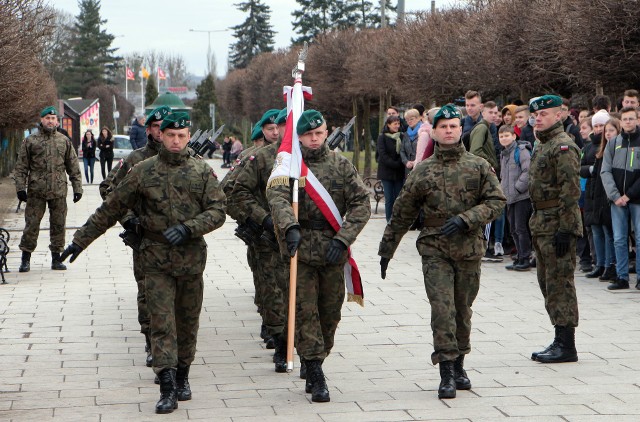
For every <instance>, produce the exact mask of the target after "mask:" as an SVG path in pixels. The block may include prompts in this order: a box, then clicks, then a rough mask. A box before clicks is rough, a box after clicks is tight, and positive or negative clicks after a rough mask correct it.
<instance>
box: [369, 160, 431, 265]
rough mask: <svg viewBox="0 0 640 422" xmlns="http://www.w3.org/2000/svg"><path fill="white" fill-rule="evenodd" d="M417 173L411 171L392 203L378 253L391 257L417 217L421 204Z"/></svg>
mask: <svg viewBox="0 0 640 422" xmlns="http://www.w3.org/2000/svg"><path fill="white" fill-rule="evenodd" d="M418 182H419V173H417V172H411V173H409V177H407V181H406V182H405V184H404V186H403V187H402V190H401V191H400V195H398V198H397V199H396V202H395V203H394V204H393V213H392V215H391V220H390V221H389V223H387V226H386V227H385V229H384V234H383V235H382V240H381V241H380V246H379V248H378V255H379V256H382V257H384V258H389V259H391V258H393V254H394V253H395V251H396V249H397V248H398V245H399V244H400V241H401V240H402V237H403V236H404V235H405V234H406V233H407V231H409V227H411V224H412V223H413V222H414V221H415V219H416V218H417V217H418V213H419V212H420V208H421V206H422V202H421V196H422V195H421V194H420V191H421V189H420V187H419V183H418Z"/></svg>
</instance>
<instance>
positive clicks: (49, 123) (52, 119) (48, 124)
mask: <svg viewBox="0 0 640 422" xmlns="http://www.w3.org/2000/svg"><path fill="white" fill-rule="evenodd" d="M40 123H42V127H45V128H47V129H55V128H57V127H58V116H56V115H55V114H47V115H46V116H44V117H41V118H40Z"/></svg>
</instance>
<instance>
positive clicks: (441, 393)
mask: <svg viewBox="0 0 640 422" xmlns="http://www.w3.org/2000/svg"><path fill="white" fill-rule="evenodd" d="M460 117H461V116H460V112H459V111H458V110H457V109H456V108H455V107H454V106H453V105H451V104H448V105H446V106H444V107H442V108H441V109H440V111H438V113H437V114H436V115H435V116H434V122H433V130H432V137H433V139H434V140H435V141H436V144H435V152H434V155H433V156H432V157H431V158H429V159H427V160H425V161H423V162H421V163H420V164H418V165H417V166H416V168H415V169H414V171H413V172H411V174H410V175H409V177H408V178H407V181H406V183H405V185H404V187H403V188H402V191H401V192H400V196H399V197H398V199H396V202H395V204H394V206H393V214H392V217H391V220H390V221H389V223H388V224H387V227H386V228H385V231H384V235H383V237H382V241H381V242H380V249H379V251H378V255H380V256H381V257H382V258H381V259H380V266H381V270H382V278H385V277H386V270H387V266H388V265H389V261H390V260H391V258H393V254H394V252H395V251H396V249H397V247H398V244H399V243H400V240H401V239H402V236H404V234H405V233H406V232H407V230H408V229H409V227H410V226H411V224H412V223H413V222H414V221H415V219H416V217H417V216H418V213H419V212H420V210H422V211H423V212H424V228H423V229H422V231H421V233H420V235H419V236H418V241H417V247H418V252H419V253H420V255H421V256H422V272H423V273H424V285H425V289H426V291H427V296H428V298H429V303H430V304H431V329H432V331H433V347H434V352H433V353H432V355H431V361H432V362H433V363H434V364H436V363H439V366H440V377H441V382H440V386H439V387H438V398H454V397H455V396H456V389H458V390H468V389H470V388H471V381H469V378H468V377H467V374H466V371H465V370H464V355H465V354H467V353H469V352H470V351H471V343H470V335H471V315H472V310H471V305H472V304H473V301H474V300H475V298H476V295H477V294H478V289H479V287H480V265H481V258H482V256H483V254H484V252H485V250H486V246H487V240H486V239H484V236H483V228H484V225H485V224H487V223H488V222H489V221H492V220H494V219H495V218H496V217H497V216H498V215H500V213H501V212H502V210H503V209H504V207H505V204H506V198H505V196H504V194H503V192H502V188H501V187H500V182H499V181H498V178H497V177H496V175H495V173H494V171H493V169H492V168H491V165H490V164H489V163H488V162H487V161H486V160H485V159H484V158H480V157H477V156H475V155H473V154H471V153H469V152H467V151H466V150H465V148H464V145H463V144H462V143H461V142H460V135H461V133H462V127H461V125H460Z"/></svg>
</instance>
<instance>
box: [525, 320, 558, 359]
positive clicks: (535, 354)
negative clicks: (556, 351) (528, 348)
mask: <svg viewBox="0 0 640 422" xmlns="http://www.w3.org/2000/svg"><path fill="white" fill-rule="evenodd" d="M555 330H556V336H555V337H554V338H553V341H552V342H551V344H550V345H548V346H547V347H545V348H544V349H542V350H540V351H538V352H533V353H531V360H536V358H537V357H538V355H541V354H543V353H547V352H548V351H549V350H551V349H553V348H555V347H556V344H557V343H558V326H556V327H555Z"/></svg>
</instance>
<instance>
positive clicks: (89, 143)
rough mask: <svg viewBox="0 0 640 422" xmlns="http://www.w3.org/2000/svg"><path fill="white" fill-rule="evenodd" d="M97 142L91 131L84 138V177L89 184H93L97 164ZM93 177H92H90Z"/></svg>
mask: <svg viewBox="0 0 640 422" xmlns="http://www.w3.org/2000/svg"><path fill="white" fill-rule="evenodd" d="M96 147H97V144H96V140H95V138H94V137H93V132H92V131H91V129H89V130H87V131H86V132H85V133H84V136H83V137H82V161H83V162H84V177H85V179H86V181H87V183H93V167H94V165H95V164H96ZM89 175H91V177H89Z"/></svg>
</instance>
